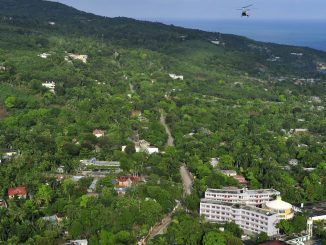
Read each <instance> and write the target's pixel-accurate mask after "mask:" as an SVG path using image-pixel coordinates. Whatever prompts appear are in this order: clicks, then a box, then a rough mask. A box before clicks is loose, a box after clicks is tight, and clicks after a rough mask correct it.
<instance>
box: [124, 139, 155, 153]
mask: <svg viewBox="0 0 326 245" xmlns="http://www.w3.org/2000/svg"><path fill="white" fill-rule="evenodd" d="M134 143H135V151H136V152H145V153H146V154H149V155H151V154H154V153H159V152H160V150H159V149H158V148H157V147H154V146H151V145H150V143H149V142H147V141H146V140H139V141H136V142H134ZM126 147H127V146H125V145H123V146H122V147H121V151H123V152H124V151H125V150H126Z"/></svg>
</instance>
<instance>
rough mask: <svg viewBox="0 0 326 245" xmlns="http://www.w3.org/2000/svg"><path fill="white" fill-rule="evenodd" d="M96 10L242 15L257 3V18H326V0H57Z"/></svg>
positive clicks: (143, 15)
mask: <svg viewBox="0 0 326 245" xmlns="http://www.w3.org/2000/svg"><path fill="white" fill-rule="evenodd" d="M54 1H57V2H61V3H64V4H67V5H69V6H73V7H75V8H77V9H80V10H84V11H86V12H92V13H95V14H99V15H103V16H109V17H116V16H125V17H132V18H136V19H149V20H155V19H157V20H167V19H197V20H198V19H238V18H239V14H240V13H239V11H237V10H236V9H237V8H239V7H242V6H245V5H249V4H254V6H253V9H252V18H255V19H323V20H326V0H54Z"/></svg>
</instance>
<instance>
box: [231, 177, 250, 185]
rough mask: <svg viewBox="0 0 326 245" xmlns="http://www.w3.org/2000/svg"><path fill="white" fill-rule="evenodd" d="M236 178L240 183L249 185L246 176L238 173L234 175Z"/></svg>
mask: <svg viewBox="0 0 326 245" xmlns="http://www.w3.org/2000/svg"><path fill="white" fill-rule="evenodd" d="M232 177H233V178H234V179H235V180H237V181H238V182H239V183H240V185H247V184H248V181H247V180H246V179H245V177H243V176H241V175H236V176H232Z"/></svg>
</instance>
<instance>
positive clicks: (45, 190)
mask: <svg viewBox="0 0 326 245" xmlns="http://www.w3.org/2000/svg"><path fill="white" fill-rule="evenodd" d="M52 196H53V191H52V189H51V187H50V186H48V185H41V186H40V187H39V188H38V191H37V193H36V195H35V201H36V203H37V204H39V205H40V204H42V203H44V204H46V205H48V204H49V202H50V201H51V199H52Z"/></svg>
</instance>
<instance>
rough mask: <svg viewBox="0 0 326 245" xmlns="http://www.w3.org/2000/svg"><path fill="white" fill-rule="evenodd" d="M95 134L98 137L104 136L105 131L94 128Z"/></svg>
mask: <svg viewBox="0 0 326 245" xmlns="http://www.w3.org/2000/svg"><path fill="white" fill-rule="evenodd" d="M93 135H94V136H95V137H96V138H100V137H103V136H104V131H103V130H101V129H94V130H93Z"/></svg>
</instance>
